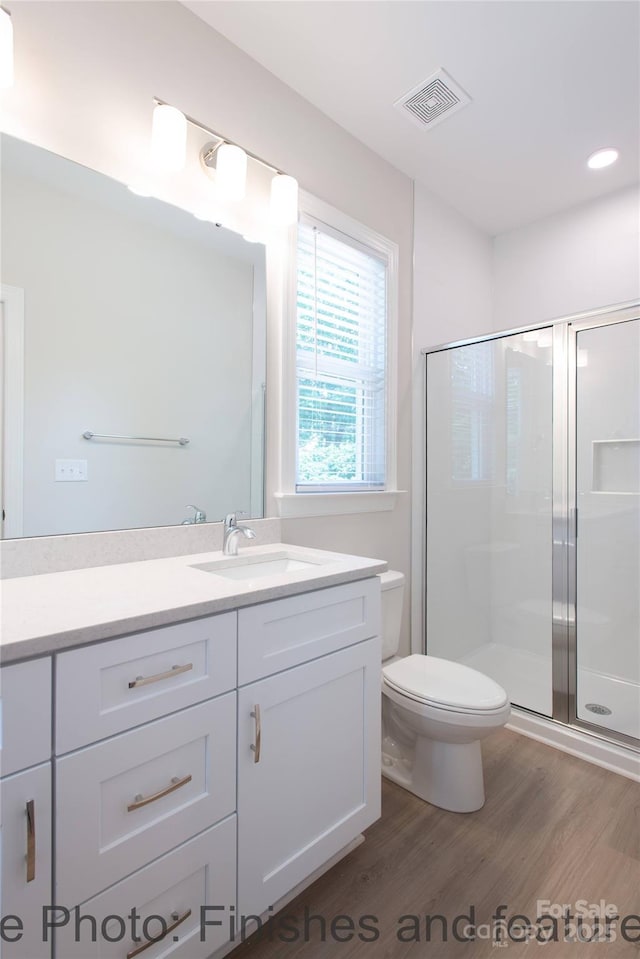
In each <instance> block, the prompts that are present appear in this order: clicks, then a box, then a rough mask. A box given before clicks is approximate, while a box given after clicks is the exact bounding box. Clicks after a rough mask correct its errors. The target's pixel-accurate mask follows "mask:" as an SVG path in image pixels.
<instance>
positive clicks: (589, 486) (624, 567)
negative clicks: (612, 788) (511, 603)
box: [572, 319, 640, 739]
mask: <svg viewBox="0 0 640 959" xmlns="http://www.w3.org/2000/svg"><path fill="white" fill-rule="evenodd" d="M575 352H576V393H575V426H576V446H575V476H576V506H577V511H578V512H577V537H576V622H575V630H576V632H575V648H574V658H575V661H574V663H573V669H572V676H573V681H574V684H575V690H574V707H575V718H576V719H577V720H578V723H579V724H580V723H588V724H589V725H591V726H596V727H600V728H602V730H603V732H604V731H605V730H610V731H613V732H614V733H616V734H619V735H621V736H622V737H627V736H629V737H635V738H636V739H637V738H640V616H639V613H640V320H638V319H632V320H627V321H625V322H619V323H612V324H610V325H608V326H597V327H595V326H594V327H591V328H588V329H579V330H578V332H577V333H576V351H575Z"/></svg>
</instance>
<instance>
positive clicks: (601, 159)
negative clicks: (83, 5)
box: [587, 147, 619, 170]
mask: <svg viewBox="0 0 640 959" xmlns="http://www.w3.org/2000/svg"><path fill="white" fill-rule="evenodd" d="M618 156H619V153H618V151H617V150H616V149H614V147H605V148H604V149H602V150H596V152H595V153H592V154H591V156H590V157H589V159H588V160H587V166H588V167H589V169H590V170H603V169H604V168H605V167H607V166H611V164H612V163H615V162H616V160H617V159H618Z"/></svg>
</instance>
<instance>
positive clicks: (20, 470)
mask: <svg viewBox="0 0 640 959" xmlns="http://www.w3.org/2000/svg"><path fill="white" fill-rule="evenodd" d="M0 148H1V154H0V160H1V175H2V181H1V199H2V208H1V230H2V232H1V242H2V247H1V252H2V261H1V267H2V274H1V284H2V296H1V299H2V314H1V318H2V336H1V337H0V341H1V343H2V348H3V357H2V367H1V368H2V374H3V386H2V393H1V395H2V399H3V415H2V419H1V423H2V443H1V444H0V448H1V449H2V463H1V467H2V469H1V475H2V484H3V506H4V516H3V524H2V527H3V536H4V537H8V538H11V537H15V536H43V535H51V534H56V533H79V532H88V531H97V530H113V529H129V528H135V527H146V526H167V525H174V524H180V523H182V522H183V521H185V520H188V519H190V518H192V517H193V516H194V510H192V509H187V504H194V505H195V506H197V507H198V508H199V509H200V510H201V511H203V512H204V513H206V518H207V520H209V521H218V520H220V519H221V518H222V517H223V516H224V514H225V513H226V512H229V511H231V510H244V511H245V512H246V513H247V514H248V515H249V516H252V517H259V516H262V515H263V503H264V493H263V475H264V445H265V444H264V419H265V417H264V395H265V341H266V329H265V327H266V309H265V301H266V279H265V247H264V246H262V245H260V244H254V243H248V242H246V241H245V240H243V239H242V238H241V237H240V236H239V235H237V234H235V233H232V232H230V231H228V230H225V229H224V228H222V227H219V226H216V225H215V224H214V223H212V222H202V221H199V220H197V219H196V218H195V217H194V216H192V215H191V214H190V213H187V212H185V211H184V210H181V209H178V208H177V207H173V206H170V205H169V204H165V203H162V202H161V201H159V200H156V199H152V198H143V197H140V196H136V195H134V194H133V193H131V192H130V191H129V190H128V189H127V188H126V187H125V186H123V185H122V184H120V183H117V182H115V181H114V180H110V179H109V178H108V177H106V176H103V175H102V174H99V173H96V172H94V171H92V170H88V169H86V168H84V167H81V166H79V165H77V164H75V163H72V162H70V161H68V160H65V159H62V158H61V157H58V156H55V155H54V154H52V153H49V152H47V151H46V150H42V149H40V148H38V147H34V146H31V145H29V144H26V143H22V142H20V141H18V140H15V139H13V138H11V137H8V136H6V135H3V136H2V138H1V144H0ZM85 433H93V434H95V435H94V436H93V437H91V438H86V437H85V435H84V434H85ZM98 434H101V435H98ZM180 440H183V441H184V440H187V441H188V442H180Z"/></svg>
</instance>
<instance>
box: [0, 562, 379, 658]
mask: <svg viewBox="0 0 640 959" xmlns="http://www.w3.org/2000/svg"><path fill="white" fill-rule="evenodd" d="M279 556H286V557H288V558H290V559H293V560H298V561H299V562H300V564H302V563H305V564H308V565H304V567H303V568H300V569H294V570H292V571H289V572H276V573H273V574H272V573H270V572H269V574H268V575H259V576H256V577H255V578H253V579H252V578H248V579H242V580H232V579H227V578H225V577H224V576H222V575H219V574H215V573H212V572H207V571H205V570H202V569H197V568H193V567H194V565H195V564H208V563H222V562H224V564H225V566H227V567H228V566H232V567H233V566H238V567H239V566H247V567H248V566H250V565H251V564H252V563H254V562H260V563H264V562H265V561H267V560H270V559H271V560H273V559H276V558H278V557H279ZM293 565H296V564H295V563H294V564H293ZM386 568H387V564H386V562H384V561H382V560H377V559H366V558H365V557H362V556H349V555H347V554H345V553H331V552H328V551H326V550H316V549H308V548H307V547H303V546H292V545H290V544H286V543H272V544H269V545H268V546H254V547H246V548H244V549H243V548H241V549H240V551H239V555H238V556H237V557H228V556H223V554H222V553H221V552H210V553H197V554H193V555H190V556H175V557H171V558H169V559H153V560H146V561H144V562H137V563H123V564H119V565H114V566H96V567H91V568H89V569H75V570H68V571H66V572H60V573H44V574H41V575H39V576H24V577H18V578H15V579H8V580H4V581H3V582H2V584H0V588H1V591H2V592H1V606H0V610H1V613H2V618H1V623H0V625H1V635H0V661H1V662H2V663H3V664H6V663H10V662H15V661H17V660H21V659H26V658H29V657H33V656H42V655H46V654H48V653H52V652H56V651H59V650H63V649H70V648H72V647H74V646H80V645H83V644H85V643H91V642H95V641H97V640H102V639H111V638H113V637H115V636H122V635H124V634H126V633H132V632H136V631H138V630H144V629H151V628H154V627H158V626H167V625H169V624H171V623H176V622H181V621H182V620H187V619H195V618H197V617H199V616H208V615H211V614H213V613H219V612H223V611H224V610H227V609H238V608H240V607H242V606H252V605H254V604H256V603H264V602H268V601H269V600H273V599H280V598H282V597H285V596H293V595H295V594H296V593H304V592H308V591H309V590H312V589H321V588H324V587H327V586H336V585H338V584H339V583H347V582H352V581H354V580H357V579H364V578H365V577H367V576H374V575H375V574H376V573H381V572H383V571H384V570H385V569H386Z"/></svg>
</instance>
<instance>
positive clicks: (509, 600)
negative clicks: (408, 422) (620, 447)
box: [426, 328, 553, 716]
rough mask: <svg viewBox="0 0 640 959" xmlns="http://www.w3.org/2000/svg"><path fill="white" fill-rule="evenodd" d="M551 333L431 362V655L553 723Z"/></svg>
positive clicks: (442, 354)
mask: <svg viewBox="0 0 640 959" xmlns="http://www.w3.org/2000/svg"><path fill="white" fill-rule="evenodd" d="M551 363H552V331H551V329H550V328H548V329H543V330H536V331H531V332H530V333H525V334H517V335H507V336H501V337H497V338H495V339H490V340H484V341H482V342H478V343H473V344H470V345H465V346H453V347H448V348H446V349H443V350H440V351H436V352H432V353H429V354H428V355H427V484H426V487H427V503H426V509H427V531H426V648H427V652H428V653H429V654H430V655H432V656H439V657H442V658H443V659H453V660H457V661H459V662H462V663H465V664H466V665H469V666H472V667H473V668H475V669H478V670H480V671H481V672H483V673H486V674H487V675H489V676H491V677H492V678H493V679H495V680H496V681H497V682H499V683H500V684H501V685H502V686H503V687H504V688H505V689H506V690H507V693H508V695H509V698H510V700H511V702H512V703H514V704H516V705H519V706H523V707H525V708H527V709H531V710H535V711H536V712H538V713H542V714H544V715H547V716H551V715H552V706H553V703H552V700H553V683H552V540H553V538H552V432H553V430H552V402H553V400H552V395H553V390H552V365H551Z"/></svg>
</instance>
